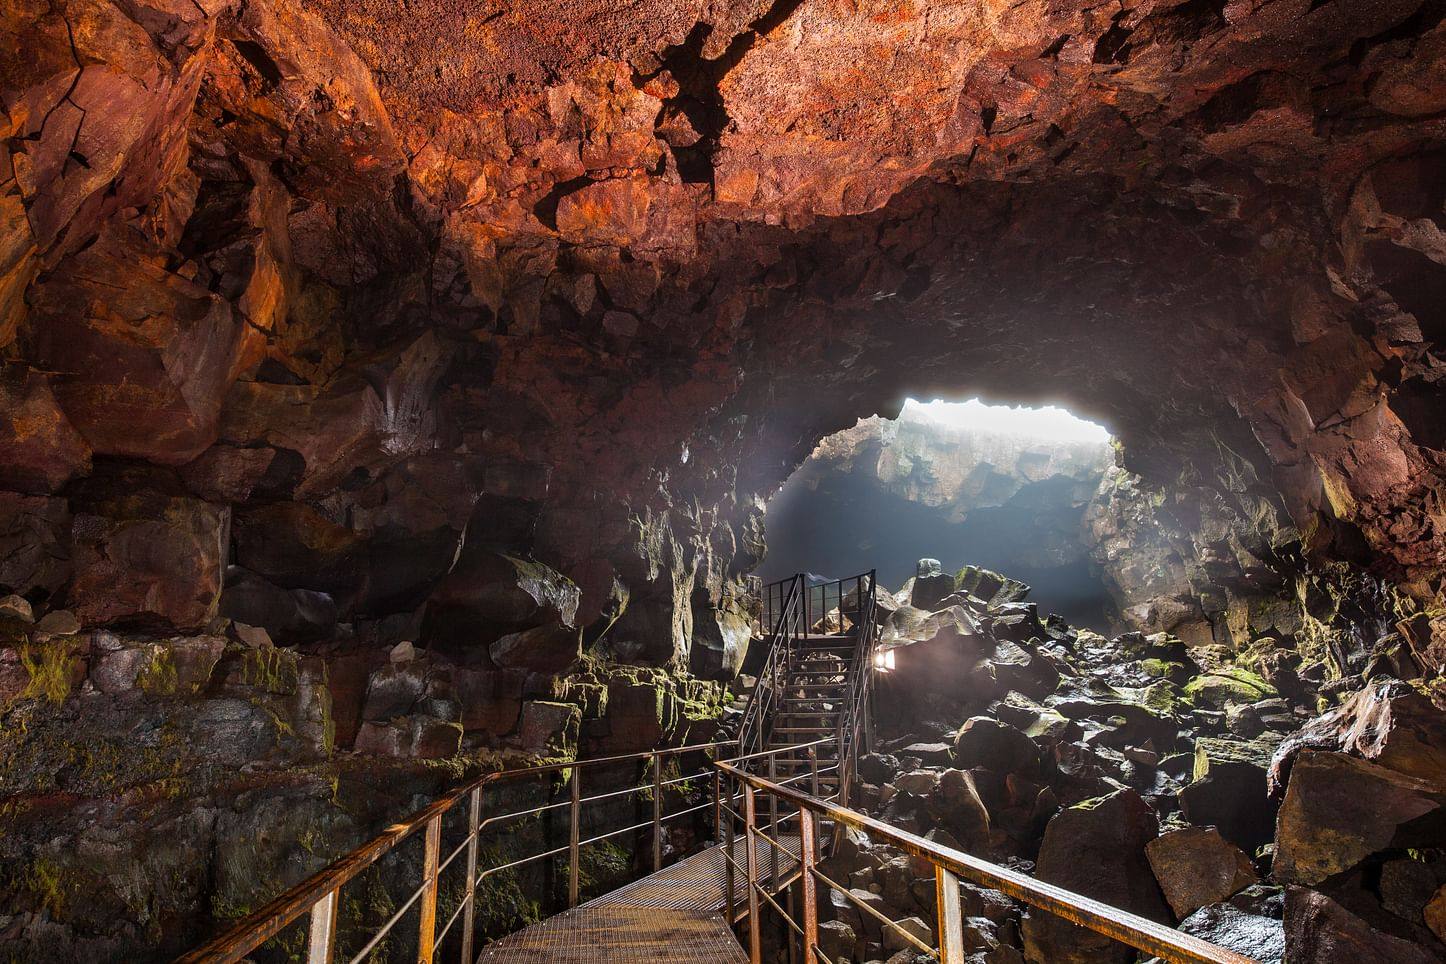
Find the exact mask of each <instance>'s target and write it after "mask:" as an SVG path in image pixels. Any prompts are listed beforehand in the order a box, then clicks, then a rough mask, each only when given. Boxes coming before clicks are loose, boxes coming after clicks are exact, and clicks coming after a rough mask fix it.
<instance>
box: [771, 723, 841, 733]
mask: <svg viewBox="0 0 1446 964" xmlns="http://www.w3.org/2000/svg"><path fill="white" fill-rule="evenodd" d="M836 729H838V727H837V726H827V725H825V726H775V727H774V728H773V732H774V733H832V732H833V731H834V730H836Z"/></svg>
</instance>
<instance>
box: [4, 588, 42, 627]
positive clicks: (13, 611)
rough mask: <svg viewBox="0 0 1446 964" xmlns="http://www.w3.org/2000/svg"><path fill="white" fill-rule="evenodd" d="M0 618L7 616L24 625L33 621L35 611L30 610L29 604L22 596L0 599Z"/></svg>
mask: <svg viewBox="0 0 1446 964" xmlns="http://www.w3.org/2000/svg"><path fill="white" fill-rule="evenodd" d="M0 616H9V617H11V618H14V619H18V620H20V621H21V622H25V623H29V622H34V621H35V611H34V610H33V609H31V608H30V602H29V601H28V600H27V599H26V598H25V597H24V596H14V595H11V596H5V597H4V598H0Z"/></svg>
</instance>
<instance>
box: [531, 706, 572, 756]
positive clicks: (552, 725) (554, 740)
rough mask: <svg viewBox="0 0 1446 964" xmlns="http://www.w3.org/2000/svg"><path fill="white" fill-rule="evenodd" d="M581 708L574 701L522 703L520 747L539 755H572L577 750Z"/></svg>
mask: <svg viewBox="0 0 1446 964" xmlns="http://www.w3.org/2000/svg"><path fill="white" fill-rule="evenodd" d="M581 721H582V711H581V710H580V709H578V707H576V706H574V705H573V704H571V703H549V702H545V701H543V700H529V701H528V702H527V703H525V704H523V707H522V723H521V728H520V730H519V732H518V743H519V745H520V747H521V749H522V750H523V751H524V752H526V753H529V754H533V755H536V756H544V757H545V756H563V757H567V758H571V757H572V756H573V755H574V754H575V753H576V751H577V734H578V725H579V723H581Z"/></svg>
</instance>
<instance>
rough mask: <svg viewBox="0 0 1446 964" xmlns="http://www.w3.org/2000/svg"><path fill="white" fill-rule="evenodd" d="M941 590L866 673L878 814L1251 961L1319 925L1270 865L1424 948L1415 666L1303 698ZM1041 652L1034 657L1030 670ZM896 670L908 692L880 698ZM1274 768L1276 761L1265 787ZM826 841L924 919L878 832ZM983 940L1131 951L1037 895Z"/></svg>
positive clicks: (1171, 642) (1152, 640)
mask: <svg viewBox="0 0 1446 964" xmlns="http://www.w3.org/2000/svg"><path fill="white" fill-rule="evenodd" d="M967 577H968V578H969V579H970V580H971V582H972V583H973V584H974V585H975V586H977V587H983V588H984V589H985V590H987V589H989V588H990V587H991V586H999V587H1002V586H1004V585H1005V580H1004V578H1003V577H999V576H993V575H991V574H988V573H985V572H980V571H977V570H975V571H971V572H969V573H968V576H967ZM996 592H997V590H996ZM1015 594H1016V595H1018V593H1015ZM992 595H993V594H991V596H992ZM940 605H941V606H943V607H947V608H944V609H940V610H936V611H935V612H933V613H925V612H923V611H922V610H920V611H917V612H918V615H917V616H914V617H912V618H910V619H909V620H907V621H903V620H900V621H897V622H896V623H895V624H894V625H895V629H896V630H897V631H908V630H913V631H915V632H916V633H917V634H918V636H919V637H920V638H919V639H918V640H915V641H909V640H905V639H902V638H896V640H895V643H894V645H895V653H896V659H897V669H896V670H895V671H894V672H892V673H889V674H887V675H884V676H881V677H879V678H878V680H877V685H878V686H879V687H880V703H879V706H880V707H884V708H886V709H883V710H882V712H881V714H880V716H879V719H878V726H879V728H880V731H881V741H880V743H879V751H880V752H877V753H874V754H872V755H868V756H865V757H863V758H862V759H861V761H860V765H859V774H860V777H861V778H862V780H863V781H864V786H863V789H862V793H861V795H860V799H861V802H862V804H863V805H864V806H865V807H866V808H870V809H871V810H872V811H873V812H874V813H875V814H876V815H877V816H879V817H880V818H881V819H884V820H886V821H889V822H891V823H893V824H895V825H898V826H901V827H904V828H906V829H909V830H911V831H913V832H915V833H919V834H948V836H949V839H951V840H953V841H957V842H959V844H960V845H961V846H962V848H963V849H965V850H967V851H969V852H971V853H976V854H979V855H981V856H987V857H989V858H991V859H994V860H1003V861H1005V862H1011V861H1012V862H1016V863H1017V864H1018V865H1020V866H1025V867H1028V868H1031V869H1032V872H1034V873H1035V874H1037V875H1038V876H1040V877H1041V879H1046V880H1051V879H1056V878H1057V879H1058V882H1061V883H1064V884H1065V886H1069V887H1071V888H1072V889H1077V890H1080V891H1082V892H1084V893H1087V894H1090V893H1092V891H1091V889H1090V888H1095V889H1096V890H1097V891H1098V893H1095V896H1100V897H1101V899H1105V900H1107V902H1110V903H1114V904H1116V905H1117V906H1138V907H1140V908H1143V910H1144V912H1145V913H1147V914H1148V915H1151V916H1154V917H1155V918H1156V919H1158V920H1161V921H1175V920H1179V921H1180V923H1179V925H1178V926H1180V927H1181V929H1183V930H1186V931H1188V932H1190V933H1194V934H1198V935H1199V936H1202V937H1204V938H1206V939H1208V940H1211V941H1214V942H1216V943H1220V944H1222V945H1223V946H1228V947H1231V948H1234V949H1236V950H1238V951H1240V952H1241V953H1245V954H1248V955H1251V956H1253V957H1255V958H1257V959H1259V960H1262V961H1280V960H1284V959H1295V957H1294V955H1304V954H1306V950H1305V949H1306V948H1310V947H1313V946H1315V945H1312V944H1311V943H1309V942H1310V941H1315V940H1317V938H1316V937H1314V936H1311V934H1308V933H1306V931H1305V930H1301V929H1300V928H1296V929H1294V930H1292V929H1291V928H1290V927H1288V926H1287V925H1285V924H1283V923H1282V918H1283V915H1284V897H1283V891H1282V889H1281V887H1280V886H1279V884H1281V883H1291V884H1309V885H1310V886H1311V887H1315V888H1318V889H1319V890H1320V892H1321V893H1322V894H1323V895H1324V896H1325V897H1326V898H1328V899H1329V900H1331V901H1333V902H1335V904H1336V905H1337V906H1339V907H1340V908H1343V910H1342V913H1345V914H1348V915H1350V916H1351V917H1352V918H1354V919H1356V920H1359V921H1361V922H1369V923H1368V924H1366V923H1363V924H1362V926H1368V927H1370V928H1376V929H1379V928H1385V930H1384V931H1383V932H1384V933H1390V934H1395V935H1397V936H1398V937H1400V938H1401V939H1403V940H1409V941H1412V942H1414V945H1416V946H1425V947H1430V946H1431V944H1430V942H1431V941H1434V940H1435V938H1434V937H1433V936H1431V934H1430V928H1429V915H1430V914H1431V913H1434V911H1433V910H1431V908H1432V907H1433V905H1432V901H1433V900H1434V899H1435V898H1436V893H1437V890H1438V889H1439V888H1440V887H1441V885H1442V884H1446V861H1442V860H1440V853H1441V852H1442V851H1443V848H1446V836H1443V835H1442V823H1441V821H1440V819H1439V818H1440V814H1441V812H1442V811H1441V809H1440V800H1441V794H1440V789H1439V787H1440V784H1439V781H1437V782H1436V783H1432V782H1431V781H1429V780H1426V779H1423V778H1422V777H1421V776H1418V775H1413V774H1432V773H1434V772H1435V771H1434V769H1433V767H1434V766H1435V760H1436V756H1437V751H1438V749H1439V747H1440V745H1441V740H1440V738H1439V737H1438V735H1437V733H1436V727H1435V717H1433V716H1432V715H1431V713H1430V712H1428V708H1430V707H1432V702H1431V697H1430V695H1429V694H1430V693H1431V692H1433V690H1432V689H1431V688H1430V687H1429V686H1425V685H1423V684H1417V685H1414V686H1404V685H1402V684H1399V683H1396V682H1394V681H1391V680H1386V679H1379V680H1375V681H1373V682H1371V683H1370V684H1369V685H1365V684H1363V686H1364V688H1363V689H1361V690H1360V691H1358V692H1357V693H1355V694H1354V695H1351V696H1348V697H1347V698H1346V699H1345V700H1344V701H1343V703H1342V706H1341V708H1340V709H1338V710H1335V711H1331V712H1328V713H1326V714H1325V715H1323V716H1320V717H1317V718H1315V719H1312V718H1311V713H1310V709H1309V708H1308V707H1307V706H1306V705H1302V703H1300V702H1297V696H1296V695H1293V694H1295V693H1297V691H1295V690H1288V691H1283V692H1281V693H1279V694H1274V693H1273V694H1272V695H1264V694H1265V693H1266V692H1267V691H1266V690H1263V689H1262V688H1261V687H1259V686H1254V685H1237V684H1241V683H1242V682H1243V681H1248V680H1249V679H1250V673H1249V671H1248V670H1244V669H1243V667H1241V665H1240V662H1239V660H1240V659H1241V657H1240V655H1239V654H1236V653H1234V652H1232V651H1231V650H1229V649H1228V648H1225V647H1221V646H1218V645H1215V644H1211V645H1209V646H1190V645H1187V644H1186V643H1185V642H1184V641H1183V640H1181V639H1179V638H1177V637H1174V636H1171V635H1169V634H1166V633H1151V634H1146V633H1138V632H1135V633H1126V634H1122V635H1121V636H1119V637H1117V638H1115V639H1113V640H1110V639H1106V638H1104V637H1102V636H1099V635H1098V634H1094V633H1090V632H1088V631H1083V630H1077V629H1075V628H1073V627H1070V626H1069V625H1068V624H1066V623H1064V622H1063V621H1062V620H1059V619H1058V618H1057V617H1054V616H1049V617H1047V618H1045V619H1040V618H1039V617H1038V615H1037V613H1035V614H1030V615H1032V617H1033V619H1034V620H1035V621H1036V622H1037V623H1038V627H1039V628H1038V630H1032V631H1033V632H1035V635H1032V636H1028V637H1026V638H1024V639H1022V640H1020V641H1016V638H1017V637H1018V636H1020V635H1022V634H1021V633H1020V632H1019V626H1020V625H1021V623H1019V622H1017V621H1014V620H1004V619H1001V617H1004V616H1012V615H1016V614H1022V613H1021V611H1020V610H1019V609H1017V608H1015V607H1016V606H1017V605H1018V604H1017V603H1016V602H1014V601H1012V600H1003V601H997V602H993V603H991V602H986V601H985V600H983V599H981V598H980V597H979V596H977V595H974V594H973V593H964V592H959V591H956V592H955V593H953V594H951V595H950V596H947V597H945V599H943V600H941V602H940ZM952 609H957V610H959V611H960V613H961V614H962V615H963V616H967V624H968V625H971V626H972V627H974V629H973V631H972V632H970V633H968V634H961V633H959V632H958V631H957V630H956V629H955V628H954V627H956V626H958V625H961V624H965V622H966V621H965V619H964V618H962V616H960V615H954V614H952V613H951V611H950V610H952ZM901 611H902V610H901ZM1036 661H1037V662H1038V663H1039V664H1042V665H1047V666H1048V667H1049V672H1048V673H1045V672H1039V671H1035V672H1023V671H1021V670H1022V669H1026V668H1028V667H1029V666H1030V664H1031V663H1032V662H1036ZM1238 670H1240V672H1237V671H1238ZM1200 680H1208V681H1209V682H1208V684H1201V685H1196V686H1191V685H1190V684H1192V683H1195V682H1197V681H1200ZM1222 681H1227V682H1222ZM896 688H897V691H898V692H899V693H903V692H907V693H908V694H909V695H908V699H907V700H903V699H894V698H892V697H891V695H890V694H892V693H894V692H895V691H896ZM1311 702H1312V703H1313V702H1314V700H1313V698H1312V699H1311ZM961 719H962V721H963V722H962V723H959V722H953V721H958V720H961ZM944 740H949V741H950V742H948V743H945V742H944ZM1381 761H1389V762H1392V763H1394V764H1395V766H1396V767H1398V768H1397V769H1393V768H1391V767H1390V766H1387V765H1385V764H1383V763H1382V762H1381ZM1406 771H1411V772H1406ZM1268 773H1271V774H1274V776H1275V778H1276V779H1277V780H1285V781H1287V782H1286V783H1284V784H1283V786H1282V792H1281V793H1280V794H1277V795H1275V796H1272V795H1271V794H1270V793H1269V791H1268V783H1267V774H1268ZM1433 779H1434V778H1433ZM1348 788H1349V789H1348ZM1338 793H1339V794H1342V796H1340V797H1338V796H1337V794H1338ZM1347 793H1350V794H1354V796H1353V798H1352V799H1345V797H1344V795H1345V794H1347ZM1282 797H1283V800H1284V802H1282ZM1277 810H1279V819H1278V820H1277V819H1276V812H1277ZM1367 811H1370V812H1367ZM952 845H953V844H951V846H952ZM1096 850H1097V851H1098V853H1096V852H1095V851H1096ZM1407 855H1411V856H1407ZM835 858H836V859H837V860H838V861H839V863H840V865H841V869H840V873H843V874H845V875H846V876H848V878H849V881H850V883H851V886H853V887H854V888H855V889H858V890H863V891H869V892H872V893H875V894H876V895H877V896H879V897H881V898H882V899H883V902H882V905H881V906H882V908H883V909H884V911H885V912H886V913H888V914H889V915H890V916H891V917H893V918H894V919H902V918H905V917H909V916H912V915H915V914H918V915H920V916H922V917H923V918H924V919H925V920H928V919H930V918H929V910H928V907H927V906H926V903H927V902H924V903H918V902H916V897H915V895H914V894H912V892H911V891H910V888H909V887H908V886H900V884H899V878H898V872H897V871H896V870H889V869H888V868H889V867H890V866H895V865H894V864H893V863H892V862H893V861H894V860H895V857H894V856H893V855H891V854H890V853H889V851H888V850H887V849H886V848H885V849H882V850H879V849H878V848H871V847H869V846H868V844H867V842H850V843H849V844H848V845H847V846H845V847H843V848H841V850H840V852H839V853H838V854H836V855H835ZM1261 881H1264V882H1263V883H1262V882H1261ZM1105 891H1109V894H1108V896H1105V895H1104V892H1105ZM924 895H925V896H927V890H925V891H924ZM1006 903H1008V902H1006ZM838 912H839V914H840V917H839V919H840V920H844V921H847V922H848V925H849V927H851V928H853V927H855V925H857V926H860V927H864V928H865V930H863V931H857V930H856V931H854V933H856V934H858V935H859V936H858V937H857V941H858V942H859V945H860V946H859V947H857V948H856V951H857V952H858V953H859V954H861V955H864V959H869V958H868V956H867V955H869V954H875V955H876V956H877V955H879V954H882V946H881V945H880V946H879V947H878V948H877V949H875V947H874V946H873V945H871V944H870V940H871V938H870V937H869V935H868V933H867V925H866V924H864V923H863V922H856V921H854V920H853V919H852V918H851V917H849V916H848V915H847V913H846V911H845V910H843V909H842V908H841V909H840V910H839V911H838ZM1014 912H1015V913H1016V914H1017V913H1018V908H1014ZM1327 916H1329V915H1327ZM1331 919H1333V920H1334V919H1335V918H1331ZM1341 920H1344V918H1341ZM1331 926H1340V927H1343V928H1345V932H1351V929H1350V927H1347V926H1346V925H1345V924H1342V923H1340V921H1337V923H1336V924H1332V925H1331ZM1351 926H1355V925H1351ZM1352 939H1355V938H1352ZM872 940H874V941H875V942H877V941H878V940H879V939H878V938H872ZM971 940H974V938H972V937H971ZM979 940H980V944H979V948H981V949H983V948H994V947H995V946H996V945H997V947H998V948H999V949H1000V950H999V951H998V953H1001V954H1005V955H1009V954H1021V953H1022V954H1023V955H1025V956H1027V957H1029V958H1030V959H1039V960H1051V961H1053V960H1082V961H1083V960H1115V959H1118V960H1128V959H1131V958H1130V955H1129V954H1128V953H1127V952H1125V951H1123V950H1121V949H1120V947H1118V946H1111V944H1110V942H1108V941H1107V940H1103V939H1099V940H1097V941H1095V942H1094V943H1091V941H1092V940H1094V938H1092V936H1091V935H1089V934H1085V933H1082V932H1077V930H1076V929H1074V928H1073V925H1069V924H1067V923H1065V922H1063V921H1058V920H1052V919H1050V918H1048V917H1047V916H1046V915H1041V914H1037V913H1030V914H1029V915H1028V916H1027V919H1025V920H1024V922H1023V924H1022V927H1021V928H1020V929H1019V930H1017V931H1012V932H1011V931H1009V930H1008V929H1007V928H1006V929H1003V930H997V932H996V933H995V936H994V943H992V944H991V943H989V942H988V941H984V940H983V938H982V937H980V938H979ZM1331 940H1335V938H1331ZM1423 941H1424V942H1425V943H1424V944H1423ZM971 946H973V945H971ZM990 953H995V951H993V950H990ZM1001 959H1005V958H1003V957H1002V958H1001ZM1011 959H1012V958H1011ZM1301 959H1303V960H1310V959H1312V958H1310V957H1309V956H1302V957H1301Z"/></svg>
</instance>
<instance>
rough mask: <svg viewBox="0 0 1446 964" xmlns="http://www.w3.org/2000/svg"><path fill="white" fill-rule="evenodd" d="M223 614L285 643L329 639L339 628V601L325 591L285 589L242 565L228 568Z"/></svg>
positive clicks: (222, 606) (291, 643)
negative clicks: (337, 627)
mask: <svg viewBox="0 0 1446 964" xmlns="http://www.w3.org/2000/svg"><path fill="white" fill-rule="evenodd" d="M220 614H221V615H222V616H225V617H227V618H229V619H233V620H235V621H237V622H240V623H245V624H247V625H248V626H257V627H260V628H263V629H265V630H266V632H267V633H268V634H269V635H270V636H271V638H272V639H273V640H274V641H277V642H279V643H281V644H282V645H294V644H296V643H308V642H313V641H315V640H319V639H325V638H326V637H328V636H330V635H331V634H332V633H333V632H334V631H335V629H336V620H337V610H336V603H335V602H334V601H333V600H332V598H331V596H329V595H327V594H326V593H324V592H316V591H314V590H311V589H283V588H281V587H280V586H278V585H276V584H275V583H272V582H270V581H269V580H267V579H265V578H264V577H262V576H260V575H258V574H256V573H254V572H251V571H250V570H248V569H244V568H242V567H241V566H228V567H227V568H226V588H225V589H224V590H222V592H221V602H220Z"/></svg>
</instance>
